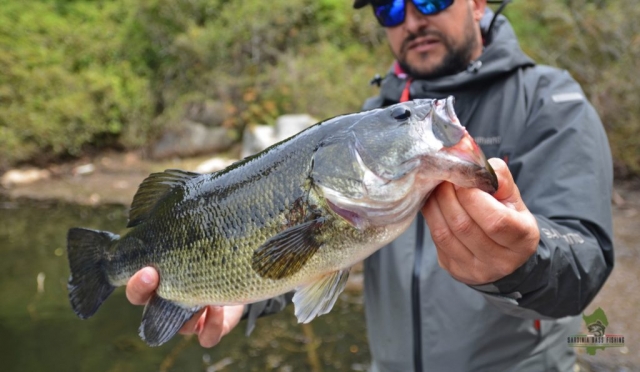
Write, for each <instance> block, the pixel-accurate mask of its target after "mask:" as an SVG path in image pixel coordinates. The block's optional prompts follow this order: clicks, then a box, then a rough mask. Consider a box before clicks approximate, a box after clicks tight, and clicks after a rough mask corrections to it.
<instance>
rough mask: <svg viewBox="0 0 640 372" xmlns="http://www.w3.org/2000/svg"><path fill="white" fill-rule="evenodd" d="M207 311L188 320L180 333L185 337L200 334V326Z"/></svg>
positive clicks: (200, 312)
mask: <svg viewBox="0 0 640 372" xmlns="http://www.w3.org/2000/svg"><path fill="white" fill-rule="evenodd" d="M205 310H207V308H206V307H205V308H203V309H202V310H200V311H198V312H197V313H195V315H194V316H192V317H191V319H189V320H187V322H186V323H184V324H183V325H182V328H180V331H178V332H179V333H181V334H183V335H190V334H193V333H198V328H199V327H198V325H199V324H200V323H203V322H204V312H205Z"/></svg>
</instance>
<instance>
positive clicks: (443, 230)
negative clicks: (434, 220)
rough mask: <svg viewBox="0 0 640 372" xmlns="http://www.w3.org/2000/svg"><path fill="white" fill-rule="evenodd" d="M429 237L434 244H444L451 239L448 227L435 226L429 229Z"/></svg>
mask: <svg viewBox="0 0 640 372" xmlns="http://www.w3.org/2000/svg"><path fill="white" fill-rule="evenodd" d="M431 237H432V238H433V241H434V243H436V244H446V243H448V242H450V241H451V240H452V239H453V235H452V233H451V230H449V228H448V227H435V228H433V229H432V230H431Z"/></svg>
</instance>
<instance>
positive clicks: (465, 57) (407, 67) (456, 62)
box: [396, 12, 478, 80]
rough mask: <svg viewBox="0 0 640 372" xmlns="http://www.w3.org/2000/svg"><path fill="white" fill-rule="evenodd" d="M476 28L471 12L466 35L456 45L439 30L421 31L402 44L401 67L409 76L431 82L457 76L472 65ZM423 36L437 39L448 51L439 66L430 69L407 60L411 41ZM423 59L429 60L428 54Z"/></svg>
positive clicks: (475, 45)
mask: <svg viewBox="0 0 640 372" xmlns="http://www.w3.org/2000/svg"><path fill="white" fill-rule="evenodd" d="M474 27H476V25H475V22H474V21H473V18H472V15H471V12H469V16H468V17H467V19H466V20H465V25H464V28H465V33H464V35H463V36H464V37H463V39H462V40H461V41H460V42H459V43H456V42H455V40H452V39H451V38H450V37H448V36H447V35H445V34H443V33H441V32H440V31H437V30H428V29H425V30H421V31H420V32H418V33H415V34H410V35H409V36H408V37H407V38H406V39H405V40H404V41H403V43H402V47H401V48H400V55H396V59H397V61H398V64H399V65H400V67H402V69H403V70H404V72H406V73H407V74H409V76H411V77H413V78H414V79H421V80H430V79H436V78H440V77H443V76H448V75H454V74H457V73H458V72H460V71H463V70H465V69H466V68H467V66H468V65H469V63H471V57H472V55H473V52H474V51H475V50H476V48H477V47H478V40H477V38H476V33H475V30H474ZM422 36H435V37H437V38H438V39H439V40H440V42H441V43H442V45H443V46H444V48H445V50H446V53H445V55H444V57H443V58H442V61H441V62H440V63H439V64H437V65H435V66H433V67H431V68H428V69H425V68H424V67H422V68H421V67H420V66H414V65H411V64H410V63H408V62H407V60H406V48H407V45H408V44H409V43H410V42H411V41H413V40H415V39H416V38H418V37H422ZM422 58H423V59H426V58H428V53H424V54H423V55H422Z"/></svg>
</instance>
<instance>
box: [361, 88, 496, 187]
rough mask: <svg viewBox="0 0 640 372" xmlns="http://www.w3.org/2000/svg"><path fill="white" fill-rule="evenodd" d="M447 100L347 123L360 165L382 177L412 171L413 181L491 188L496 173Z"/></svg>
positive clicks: (390, 110)
mask: <svg viewBox="0 0 640 372" xmlns="http://www.w3.org/2000/svg"><path fill="white" fill-rule="evenodd" d="M453 104H454V98H453V97H449V98H447V99H441V100H432V99H419V100H414V101H409V102H403V103H399V104H395V105H392V106H389V107H387V108H384V109H379V110H374V111H371V112H370V113H369V115H368V116H366V117H365V118H363V120H360V121H359V122H358V123H356V124H355V125H354V126H353V128H352V130H353V133H354V137H355V141H354V142H355V145H354V146H355V150H356V151H357V154H358V156H359V158H360V159H361V161H362V165H363V166H364V167H365V168H366V169H368V170H370V171H371V172H372V173H373V175H375V176H377V177H379V178H380V179H382V180H385V181H388V182H393V181H396V180H399V179H402V178H404V177H405V176H406V175H407V174H409V173H412V172H415V177H416V181H418V182H420V180H422V181H423V182H427V181H429V182H431V181H437V182H441V181H449V182H451V183H453V184H456V185H458V186H461V187H469V188H472V187H475V188H479V189H481V190H483V191H486V192H488V193H493V192H495V191H496V190H497V187H498V180H497V177H496V174H495V172H494V170H493V169H492V168H491V165H490V164H489V162H488V161H487V159H486V157H485V156H484V154H483V152H482V150H481V149H480V147H479V146H478V145H477V144H476V142H475V141H474V140H473V138H472V137H471V136H470V135H469V133H468V132H467V130H466V129H465V127H463V126H462V125H461V124H460V121H459V120H458V118H457V116H456V114H455V111H454V108H453Z"/></svg>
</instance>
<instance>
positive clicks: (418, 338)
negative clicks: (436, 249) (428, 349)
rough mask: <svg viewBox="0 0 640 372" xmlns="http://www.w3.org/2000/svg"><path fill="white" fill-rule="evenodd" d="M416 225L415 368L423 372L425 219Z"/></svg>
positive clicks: (413, 279)
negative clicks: (421, 305) (422, 287)
mask: <svg viewBox="0 0 640 372" xmlns="http://www.w3.org/2000/svg"><path fill="white" fill-rule="evenodd" d="M416 223H417V224H418V225H417V228H416V249H415V256H414V258H413V275H412V278H411V309H412V312H413V368H414V371H415V372H422V317H421V313H420V269H421V267H422V249H423V247H422V245H423V241H424V223H425V222H424V217H423V216H422V213H418V218H417V221H416Z"/></svg>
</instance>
